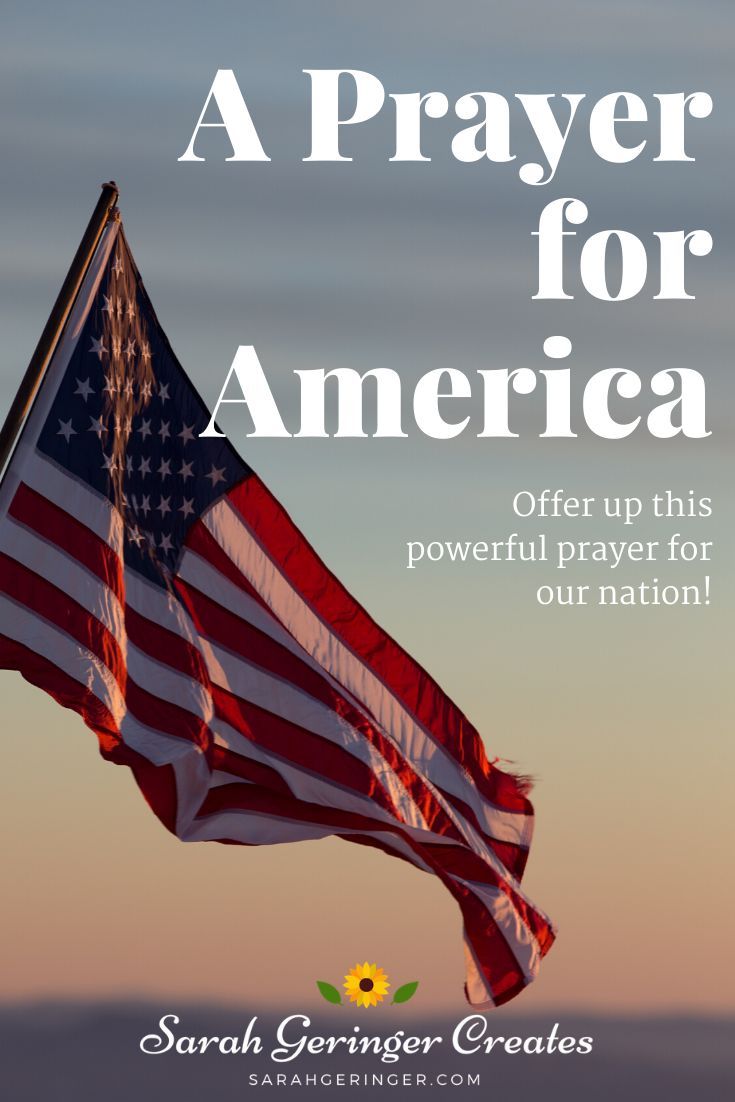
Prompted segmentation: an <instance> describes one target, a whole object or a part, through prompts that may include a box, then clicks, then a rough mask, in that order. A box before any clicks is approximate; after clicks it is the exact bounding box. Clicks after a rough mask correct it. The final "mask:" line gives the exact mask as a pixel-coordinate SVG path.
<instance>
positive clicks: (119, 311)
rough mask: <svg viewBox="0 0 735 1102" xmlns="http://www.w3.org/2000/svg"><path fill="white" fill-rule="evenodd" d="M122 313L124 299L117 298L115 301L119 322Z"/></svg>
mask: <svg viewBox="0 0 735 1102" xmlns="http://www.w3.org/2000/svg"><path fill="white" fill-rule="evenodd" d="M122 313H123V304H122V299H121V298H116V299H115V317H116V318H117V319H118V321H119V319H120V318H121V317H122Z"/></svg>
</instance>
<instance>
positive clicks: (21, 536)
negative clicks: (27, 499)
mask: <svg viewBox="0 0 735 1102" xmlns="http://www.w3.org/2000/svg"><path fill="white" fill-rule="evenodd" d="M0 551H4V552H5V553H6V554H7V555H9V556H10V557H12V558H14V559H15V560H16V561H18V562H20V563H22V564H23V565H24V566H27V567H28V568H29V569H30V570H33V571H34V572H35V573H36V574H38V575H39V576H40V577H42V578H45V579H46V580H47V581H49V582H51V584H52V585H55V586H56V587H57V588H58V589H60V590H61V592H62V593H65V594H67V595H68V596H69V597H71V598H72V600H74V601H76V602H77V604H79V605H80V606H81V607H82V608H83V609H84V610H85V612H87V613H88V614H89V615H90V616H91V617H92V618H94V619H96V620H97V621H98V622H99V623H100V624H102V625H103V626H104V627H105V628H107V630H108V631H109V632H110V634H111V635H112V636H113V637H114V639H115V640H116V642H117V644H118V646H119V647H120V651H121V653H122V659H123V661H124V662H125V665H126V668H127V671H128V674H129V675H130V677H131V679H132V680H133V681H134V682H135V684H136V685H138V686H139V687H140V688H141V689H145V690H146V691H147V692H149V693H152V694H153V695H154V696H157V697H160V698H161V699H162V700H166V701H168V702H169V703H170V704H176V705H178V706H179V707H182V708H186V709H187V711H189V712H191V713H192V714H193V715H195V716H197V717H198V718H200V719H203V720H204V721H205V722H209V720H210V719H211V718H212V716H213V714H214V707H213V705H212V698H211V696H210V694H209V692H208V691H207V689H206V688H205V687H204V686H203V685H202V684H201V682H199V681H197V680H196V678H193V677H188V676H187V675H186V674H184V673H181V672H180V671H179V670H176V669H174V668H173V667H172V666H169V665H167V664H165V663H162V662H160V661H158V660H157V659H155V658H153V657H151V656H150V655H149V654H147V653H146V652H144V651H141V650H140V649H139V648H138V647H136V646H135V645H134V644H133V643H131V642H130V641H129V639H128V637H127V632H126V629H125V613H124V611H123V609H122V607H121V605H120V603H119V601H118V600H117V597H116V596H115V594H114V593H113V591H112V590H111V589H110V587H109V586H108V585H106V584H105V583H104V582H103V581H101V580H100V578H98V577H97V576H96V575H95V574H92V573H90V571H88V570H87V569H86V567H84V566H83V565H82V564H81V563H80V562H79V561H78V560H77V559H74V558H72V557H71V556H69V555H67V554H66V553H65V552H64V551H60V550H59V548H57V547H56V546H55V545H54V544H52V543H48V542H47V541H46V540H45V539H43V537H40V536H38V535H37V534H36V533H35V532H31V531H29V530H28V529H26V528H24V527H23V526H22V525H20V524H17V523H16V522H15V521H14V520H13V519H12V518H11V517H7V518H6V520H5V523H4V524H3V525H0Z"/></svg>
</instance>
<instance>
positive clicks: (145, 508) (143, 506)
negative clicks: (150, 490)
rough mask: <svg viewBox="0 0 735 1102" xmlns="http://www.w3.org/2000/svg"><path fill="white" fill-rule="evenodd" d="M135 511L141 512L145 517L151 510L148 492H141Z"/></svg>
mask: <svg viewBox="0 0 735 1102" xmlns="http://www.w3.org/2000/svg"><path fill="white" fill-rule="evenodd" d="M137 511H138V512H140V513H142V514H143V516H144V517H147V516H148V514H149V513H150V511H151V499H150V497H149V496H148V494H143V497H142V498H141V500H140V505H138V506H137Z"/></svg>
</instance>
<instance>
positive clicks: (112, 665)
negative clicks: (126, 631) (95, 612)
mask: <svg viewBox="0 0 735 1102" xmlns="http://www.w3.org/2000/svg"><path fill="white" fill-rule="evenodd" d="M0 591H1V592H3V593H6V594H7V595H8V597H10V598H11V600H13V601H16V602H17V603H18V604H22V605H25V606H26V608H29V609H30V610H31V611H32V612H35V613H36V615H38V616H40V617H42V618H43V619H44V620H48V621H49V622H50V623H52V624H54V625H56V627H58V628H60V629H61V630H62V631H64V632H65V633H66V634H67V635H70V636H71V637H72V638H73V639H75V640H76V641H77V642H78V643H79V644H80V646H82V647H84V648H86V649H87V650H90V651H91V652H92V654H94V655H95V656H96V657H97V658H98V659H99V660H100V662H102V663H103V665H105V666H107V668H108V670H109V671H110V672H111V673H112V675H113V677H114V678H115V680H116V681H117V683H118V685H119V686H120V687H121V689H122V690H123V691H124V690H125V682H126V670H125V660H124V658H123V655H122V652H121V650H120V647H119V645H118V642H117V640H116V639H115V637H114V635H112V634H111V633H110V632H109V631H108V630H107V628H106V627H105V626H104V624H102V623H100V621H99V620H97V619H96V618H95V617H94V616H92V615H91V613H90V612H88V611H87V609H86V608H83V607H82V605H80V604H78V603H77V602H76V601H74V600H72V598H71V597H70V596H69V595H68V594H67V593H64V592H63V591H62V590H61V589H59V588H58V587H57V586H55V585H53V584H52V583H51V582H49V581H47V580H46V579H45V578H42V577H41V576H40V575H39V574H36V573H35V572H34V571H33V570H29V569H28V568H27V567H25V566H23V565H22V564H21V563H19V562H18V561H17V560H16V559H12V558H10V556H9V555H6V554H5V553H4V552H2V551H0Z"/></svg>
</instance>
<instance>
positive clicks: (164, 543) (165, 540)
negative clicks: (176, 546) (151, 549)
mask: <svg viewBox="0 0 735 1102" xmlns="http://www.w3.org/2000/svg"><path fill="white" fill-rule="evenodd" d="M160 546H161V550H162V551H173V545H172V543H171V537H170V536H168V535H164V536H163V537H162V539H161V544H160Z"/></svg>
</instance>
